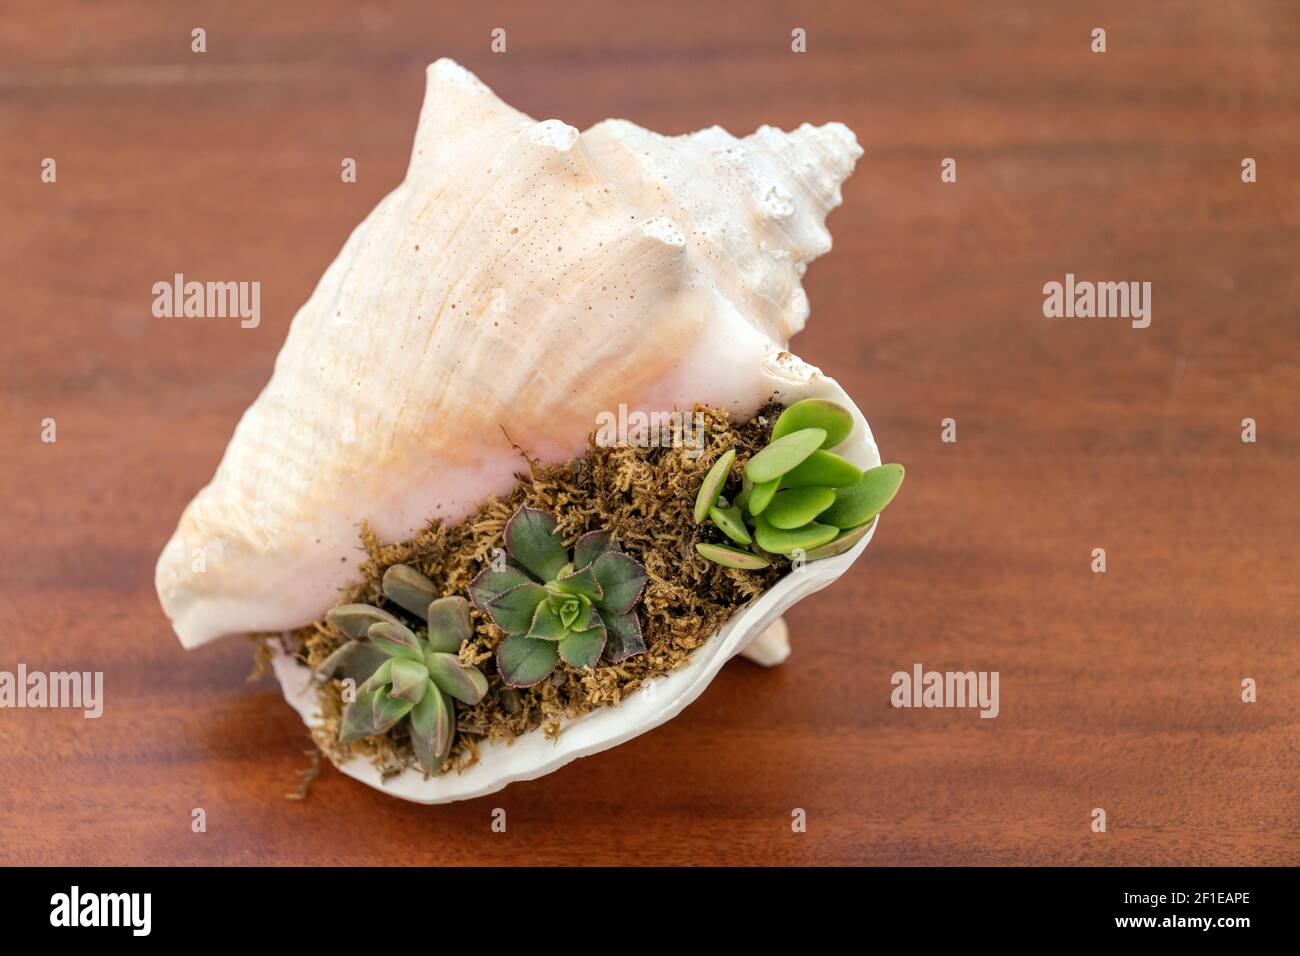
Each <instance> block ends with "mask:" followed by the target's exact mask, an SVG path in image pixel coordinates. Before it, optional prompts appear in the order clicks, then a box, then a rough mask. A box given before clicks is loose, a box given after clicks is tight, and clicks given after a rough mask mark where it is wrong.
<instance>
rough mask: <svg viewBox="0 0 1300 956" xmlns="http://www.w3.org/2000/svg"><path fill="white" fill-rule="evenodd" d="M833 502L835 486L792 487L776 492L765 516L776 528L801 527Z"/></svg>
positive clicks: (764, 513)
mask: <svg viewBox="0 0 1300 956" xmlns="http://www.w3.org/2000/svg"><path fill="white" fill-rule="evenodd" d="M833 504H835V489H834V488H790V489H788V490H786V491H778V492H777V493H776V497H774V498H773V499H772V503H771V504H770V505H768V506H767V510H766V511H764V512H763V517H764V518H766V519H767V520H768V523H769V524H771V525H772V527H774V528H782V529H790V528H799V527H802V526H803V525H806V524H807V523H808V522H809V521H812V520H813V518H816V517H817V516H818V515H819V514H821V513H822V512H823V511H825V510H826V509H827V508H829V507H830V506H831V505H833ZM831 523H832V524H834V522H831ZM836 527H839V526H838V525H836Z"/></svg>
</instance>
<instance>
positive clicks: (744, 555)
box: [695, 541, 771, 571]
mask: <svg viewBox="0 0 1300 956" xmlns="http://www.w3.org/2000/svg"><path fill="white" fill-rule="evenodd" d="M695 550H696V551H698V552H700V554H702V555H703V556H704V557H706V558H708V559H709V560H710V561H712V562H713V563H714V564H721V565H722V566H723V567H727V568H740V569H741V570H744V571H757V570H758V569H759V568H765V567H767V566H768V564H770V563H771V562H769V561H768V560H767V558H765V557H763V556H762V555H761V554H755V553H754V552H753V551H743V550H741V549H740V548H733V547H730V546H728V545H725V544H709V543H707V542H704V541H701V542H698V543H697V544H696V545H695Z"/></svg>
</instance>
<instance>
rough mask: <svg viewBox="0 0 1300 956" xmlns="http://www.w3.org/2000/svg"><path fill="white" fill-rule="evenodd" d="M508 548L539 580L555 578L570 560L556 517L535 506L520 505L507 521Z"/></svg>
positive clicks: (512, 555)
mask: <svg viewBox="0 0 1300 956" xmlns="http://www.w3.org/2000/svg"><path fill="white" fill-rule="evenodd" d="M506 550H507V551H509V552H510V555H511V557H513V558H514V559H515V560H516V561H518V562H519V563H520V564H522V565H523V566H524V568H525V569H526V570H527V571H528V572H529V573H531V574H532V575H534V576H535V577H536V578H537V579H538V580H539V581H553V580H554V579H555V578H556V577H558V576H559V574H560V569H561V568H563V567H564V566H565V565H566V564H568V563H569V552H568V551H567V550H565V547H564V541H563V539H562V538H561V537H560V534H559V532H558V531H556V530H555V519H554V518H552V517H551V516H550V515H548V514H547V513H546V512H545V511H539V510H538V509H536V508H520V509H519V510H518V511H516V512H515V513H514V516H513V517H512V518H511V519H510V520H509V521H508V522H506Z"/></svg>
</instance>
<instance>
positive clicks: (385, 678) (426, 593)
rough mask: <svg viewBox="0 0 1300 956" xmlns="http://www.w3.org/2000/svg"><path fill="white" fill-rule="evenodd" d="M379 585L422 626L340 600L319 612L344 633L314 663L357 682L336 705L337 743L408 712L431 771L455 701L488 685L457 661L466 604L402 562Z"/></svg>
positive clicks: (452, 725) (446, 743)
mask: <svg viewBox="0 0 1300 956" xmlns="http://www.w3.org/2000/svg"><path fill="white" fill-rule="evenodd" d="M383 590H384V595H385V596H386V597H387V598H388V599H389V600H390V601H392V602H393V603H394V604H396V605H397V606H398V607H400V608H402V609H403V610H404V611H406V612H408V613H409V614H411V615H412V616H413V617H415V618H418V619H420V620H422V621H424V622H426V624H427V626H426V627H424V628H421V630H420V632H419V633H417V632H416V631H415V630H412V629H411V628H410V627H408V626H407V625H406V624H405V623H403V622H402V620H401V619H399V618H398V617H397V616H396V615H394V614H391V613H389V612H388V611H385V610H383V609H382V608H378V607H373V606H371V605H369V604H341V605H339V606H338V607H336V608H334V609H333V610H331V611H330V612H329V614H327V615H326V617H328V618H329V620H330V621H332V622H333V623H334V624H335V625H336V626H337V627H338V628H339V630H341V631H342V632H343V633H344V634H346V635H347V636H348V637H349V638H351V640H349V641H348V642H347V643H346V644H344V645H343V646H342V647H340V648H339V649H338V650H337V651H335V652H334V653H333V654H331V655H330V656H329V657H328V658H326V660H325V661H324V662H323V663H322V664H321V666H320V668H319V670H320V671H321V673H322V674H323V675H324V676H326V677H331V676H335V675H341V676H344V677H351V678H352V679H353V680H357V681H361V682H362V683H361V684H360V686H359V687H357V692H356V699H355V700H353V701H351V702H349V703H348V704H347V706H346V707H345V708H344V710H343V721H342V724H341V726H340V728H339V742H340V743H348V742H350V741H353V740H356V739H358V738H360V737H369V736H371V735H372V734H382V733H385V732H387V731H389V730H391V729H392V728H393V727H395V726H397V725H398V724H399V723H400V722H401V721H402V720H403V719H406V718H409V719H410V737H411V745H412V747H413V748H414V749H415V757H416V759H417V760H418V761H419V763H420V766H421V767H423V768H424V769H425V770H426V771H428V772H429V773H437V772H438V770H439V768H440V767H441V765H442V762H443V760H445V759H446V757H447V754H449V753H450V752H451V745H452V742H453V741H454V740H455V737H456V705H455V701H457V700H459V701H463V702H464V703H466V704H469V705H471V706H472V705H474V704H477V703H478V702H479V701H480V700H482V699H483V695H484V694H486V693H487V689H488V684H487V678H486V677H484V676H483V674H482V673H481V672H480V671H479V670H478V668H475V667H466V666H464V665H462V664H461V662H460V658H459V657H458V654H459V651H460V646H461V644H462V643H463V642H464V641H465V640H466V639H467V638H468V637H469V636H470V633H471V631H470V621H469V603H468V602H467V601H466V600H465V599H464V598H462V597H443V598H440V597H437V596H436V595H435V591H434V586H433V582H432V581H430V580H429V579H428V578H427V577H425V576H424V575H423V574H421V573H420V572H419V571H416V570H415V569H414V568H412V567H409V566H407V565H405V564H396V565H393V566H392V567H391V568H389V569H388V570H387V571H385V572H384V578H383Z"/></svg>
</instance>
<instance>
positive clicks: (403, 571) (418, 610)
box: [382, 564, 437, 620]
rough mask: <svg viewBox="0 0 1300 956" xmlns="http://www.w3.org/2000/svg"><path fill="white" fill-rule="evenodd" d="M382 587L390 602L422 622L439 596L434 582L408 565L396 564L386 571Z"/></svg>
mask: <svg viewBox="0 0 1300 956" xmlns="http://www.w3.org/2000/svg"><path fill="white" fill-rule="evenodd" d="M382 587H383V589H384V596H385V597H387V598H388V600H390V601H392V602H393V603H394V604H396V605H397V606H398V607H400V608H402V609H403V610H405V611H410V612H411V613H412V614H414V615H415V616H416V617H418V618H420V619H421V620H423V619H424V617H425V615H427V614H428V613H429V604H430V602H432V601H433V599H434V598H435V597H436V596H437V591H436V589H435V588H434V586H433V582H432V581H430V580H429V579H428V578H426V577H425V576H424V575H423V574H421V573H420V572H419V571H417V570H415V568H413V567H411V566H410V565H407V564H394V565H393V566H392V567H391V568H389V569H388V570H387V571H385V572H384V580H383V584H382Z"/></svg>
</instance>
